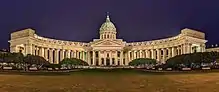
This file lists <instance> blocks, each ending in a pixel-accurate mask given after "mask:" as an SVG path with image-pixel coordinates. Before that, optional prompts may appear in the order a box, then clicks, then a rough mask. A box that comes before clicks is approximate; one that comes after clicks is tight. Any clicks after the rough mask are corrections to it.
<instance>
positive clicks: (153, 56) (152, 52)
mask: <svg viewBox="0 0 219 92" xmlns="http://www.w3.org/2000/svg"><path fill="white" fill-rule="evenodd" d="M151 58H152V59H156V57H155V52H154V50H153V49H151Z"/></svg>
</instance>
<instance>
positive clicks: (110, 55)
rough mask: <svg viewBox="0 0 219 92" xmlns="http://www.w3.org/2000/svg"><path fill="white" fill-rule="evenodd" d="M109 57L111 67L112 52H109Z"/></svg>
mask: <svg viewBox="0 0 219 92" xmlns="http://www.w3.org/2000/svg"><path fill="white" fill-rule="evenodd" d="M109 57H110V65H112V62H113V60H112V51H110V53H109Z"/></svg>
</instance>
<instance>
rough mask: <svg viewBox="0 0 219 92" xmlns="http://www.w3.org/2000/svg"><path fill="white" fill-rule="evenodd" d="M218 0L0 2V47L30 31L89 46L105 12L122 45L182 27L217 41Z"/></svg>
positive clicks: (13, 0)
mask: <svg viewBox="0 0 219 92" xmlns="http://www.w3.org/2000/svg"><path fill="white" fill-rule="evenodd" d="M218 4H219V1H218V0H1V1H0V12H1V13H0V32H1V33H0V43H1V44H0V48H8V47H9V44H8V40H9V39H10V33H11V32H14V31H16V30H20V29H24V28H33V29H35V30H36V33H37V34H39V35H40V36H45V37H50V38H56V39H61V40H72V41H84V42H89V41H92V40H93V39H94V38H99V34H98V33H99V27H100V26H101V24H102V23H103V22H104V21H105V17H106V12H110V17H111V20H112V21H113V23H114V24H115V26H116V27H117V38H122V39H124V40H125V41H127V42H133V41H145V40H153V39H159V38H165V37H170V36H175V35H177V34H179V33H180V30H181V29H183V28H192V29H195V30H200V31H202V32H205V33H206V39H207V40H208V43H207V44H208V45H209V44H216V43H219V37H218V36H219V5H218Z"/></svg>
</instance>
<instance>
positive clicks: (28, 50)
mask: <svg viewBox="0 0 219 92" xmlns="http://www.w3.org/2000/svg"><path fill="white" fill-rule="evenodd" d="M32 51H33V46H32V44H25V54H24V55H27V54H30V55H32V53H33V52H32Z"/></svg>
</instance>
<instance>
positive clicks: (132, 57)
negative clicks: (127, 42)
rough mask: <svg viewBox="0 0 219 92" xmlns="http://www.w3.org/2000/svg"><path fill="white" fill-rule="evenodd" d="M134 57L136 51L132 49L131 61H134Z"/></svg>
mask: <svg viewBox="0 0 219 92" xmlns="http://www.w3.org/2000/svg"><path fill="white" fill-rule="evenodd" d="M133 59H134V51H133V50H132V51H131V60H130V61H132V60H133Z"/></svg>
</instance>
